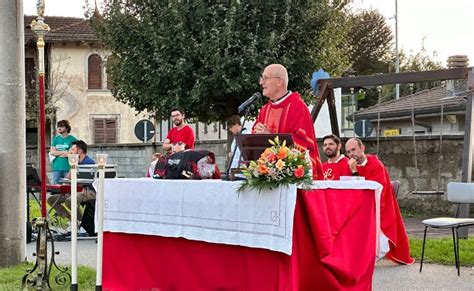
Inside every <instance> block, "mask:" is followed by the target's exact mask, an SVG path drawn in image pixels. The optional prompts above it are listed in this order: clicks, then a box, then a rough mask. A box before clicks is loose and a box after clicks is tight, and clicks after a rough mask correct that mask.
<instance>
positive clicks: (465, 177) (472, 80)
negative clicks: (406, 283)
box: [457, 68, 474, 238]
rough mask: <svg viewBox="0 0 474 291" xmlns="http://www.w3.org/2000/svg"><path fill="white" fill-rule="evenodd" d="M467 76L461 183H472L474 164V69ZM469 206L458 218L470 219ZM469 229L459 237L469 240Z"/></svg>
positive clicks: (461, 209)
mask: <svg viewBox="0 0 474 291" xmlns="http://www.w3.org/2000/svg"><path fill="white" fill-rule="evenodd" d="M468 70H469V71H468V75H467V94H466V95H467V96H466V97H467V100H466V101H467V102H466V117H465V121H464V148H463V154H462V176H461V182H464V183H471V182H472V162H473V156H472V155H473V153H472V149H473V143H474V116H473V114H474V102H473V100H472V91H474V68H469V69H468ZM469 208H470V207H469V204H461V206H460V207H459V211H458V213H457V217H461V218H466V217H469ZM468 230H469V229H468V228H467V227H462V228H460V229H459V237H461V238H467V236H468Z"/></svg>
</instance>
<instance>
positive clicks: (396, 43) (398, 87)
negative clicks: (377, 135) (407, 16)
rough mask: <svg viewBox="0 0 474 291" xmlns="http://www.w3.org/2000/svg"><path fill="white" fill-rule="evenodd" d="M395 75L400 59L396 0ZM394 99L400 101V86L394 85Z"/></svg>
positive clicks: (398, 68) (396, 4) (396, 2)
mask: <svg viewBox="0 0 474 291" xmlns="http://www.w3.org/2000/svg"><path fill="white" fill-rule="evenodd" d="M395 73H400V58H399V56H398V0H395ZM395 99H397V100H398V99H400V84H398V83H397V84H395Z"/></svg>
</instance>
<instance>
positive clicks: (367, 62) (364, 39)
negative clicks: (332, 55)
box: [349, 10, 393, 75]
mask: <svg viewBox="0 0 474 291" xmlns="http://www.w3.org/2000/svg"><path fill="white" fill-rule="evenodd" d="M351 21H352V28H351V31H350V34H349V39H350V43H351V47H352V49H351V60H352V61H353V64H352V69H353V70H354V72H355V74H356V75H371V74H376V73H387V72H388V70H389V68H388V65H387V61H388V60H389V58H390V53H391V52H392V51H393V50H392V40H393V35H392V30H391V29H390V26H389V25H388V24H387V22H386V20H385V18H384V16H383V15H382V14H380V12H378V11H377V10H363V11H361V12H359V13H357V14H354V15H352V16H351Z"/></svg>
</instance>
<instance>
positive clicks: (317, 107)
mask: <svg viewBox="0 0 474 291" xmlns="http://www.w3.org/2000/svg"><path fill="white" fill-rule="evenodd" d="M330 88H332V86H331V83H328V82H325V83H323V84H322V85H321V88H320V89H319V97H318V98H317V99H316V104H314V107H313V110H311V118H312V119H313V124H314V123H315V122H316V118H317V117H318V115H319V111H321V107H322V106H323V104H324V101H325V100H326V98H327V96H328V93H329V91H330V90H332V89H330Z"/></svg>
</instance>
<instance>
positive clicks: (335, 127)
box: [327, 89, 340, 137]
mask: <svg viewBox="0 0 474 291" xmlns="http://www.w3.org/2000/svg"><path fill="white" fill-rule="evenodd" d="M327 102H328V109H329V118H330V119H331V131H332V133H333V134H334V135H336V136H338V137H340V134H339V124H338V123H337V111H336V99H335V98H334V90H332V89H331V90H329V94H328V97H327Z"/></svg>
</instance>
